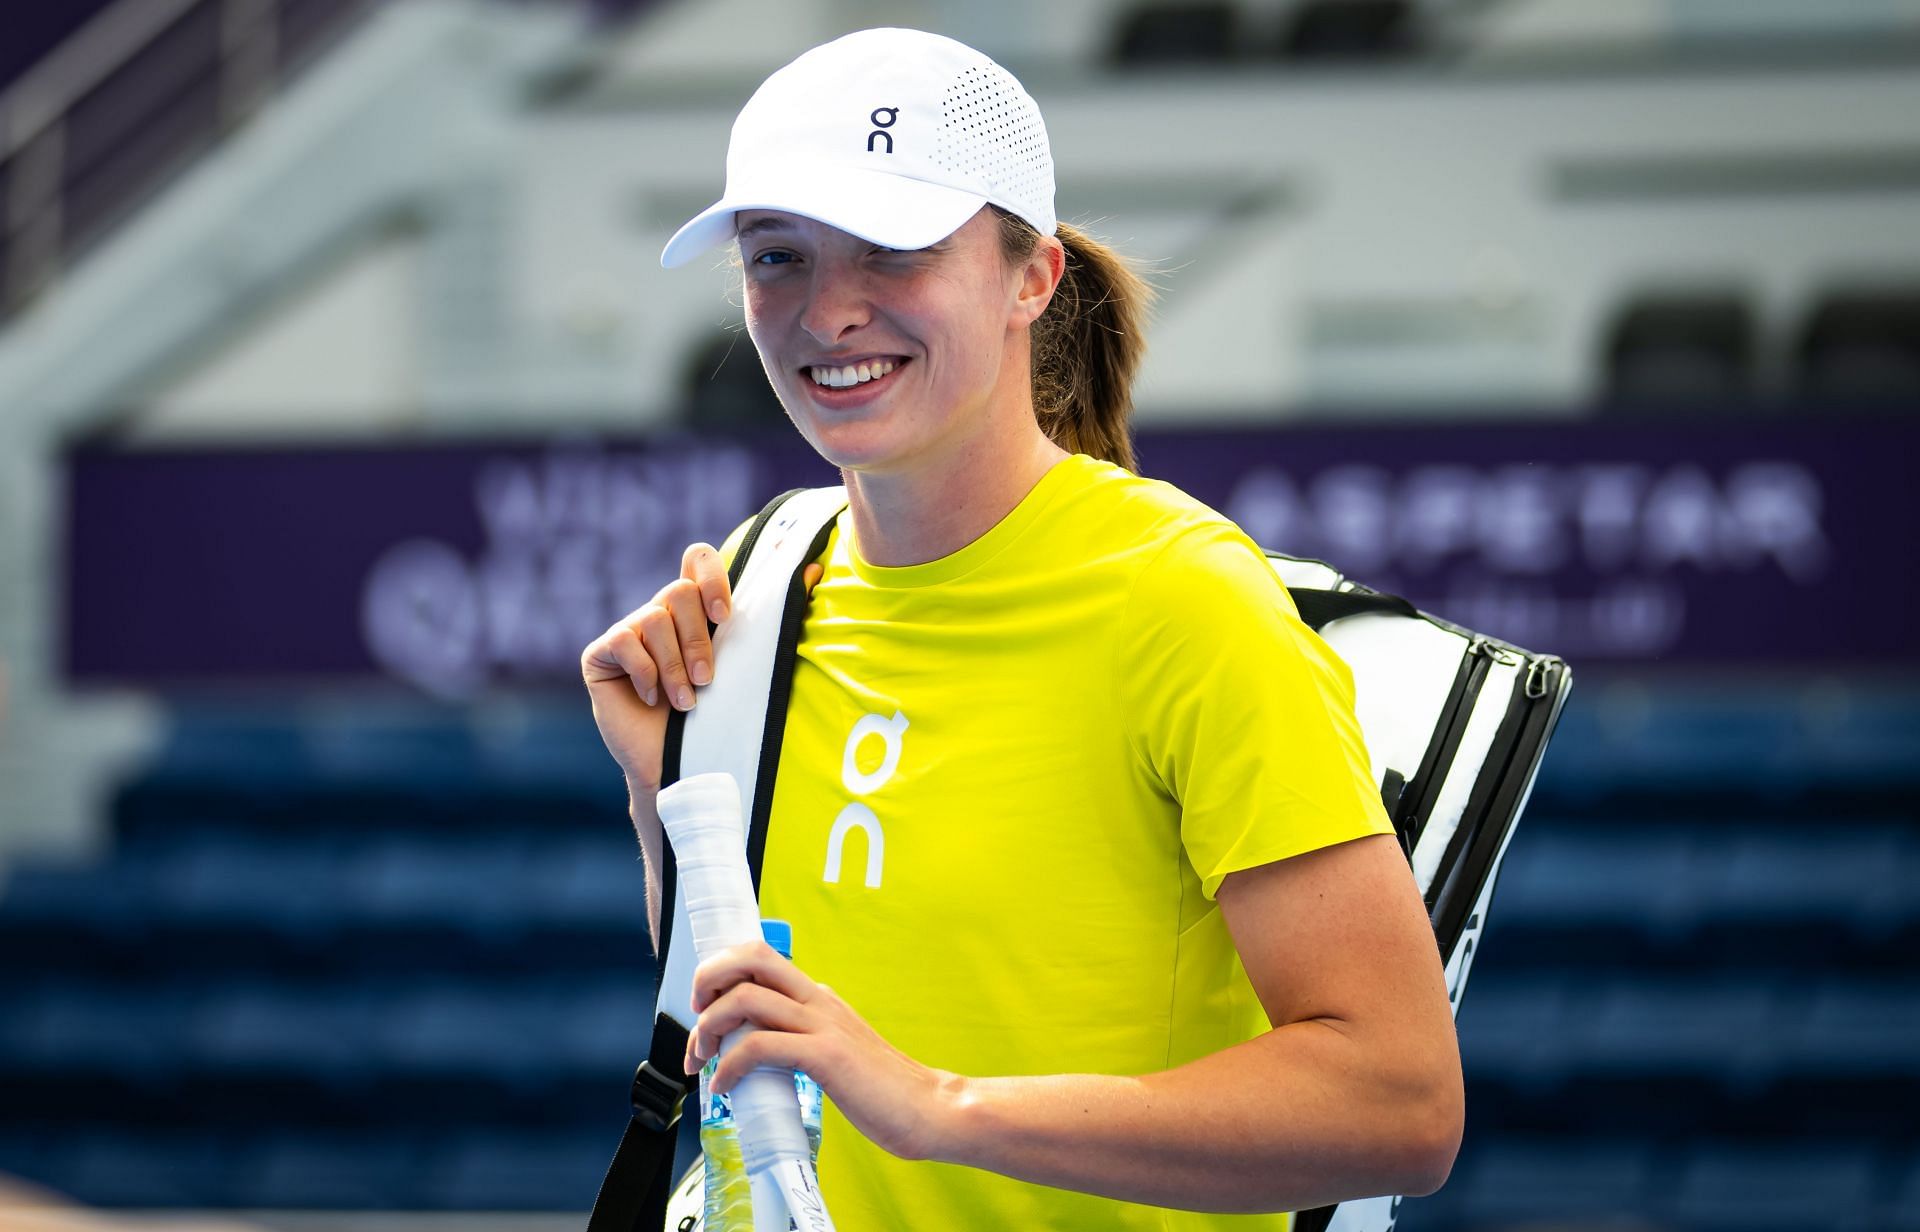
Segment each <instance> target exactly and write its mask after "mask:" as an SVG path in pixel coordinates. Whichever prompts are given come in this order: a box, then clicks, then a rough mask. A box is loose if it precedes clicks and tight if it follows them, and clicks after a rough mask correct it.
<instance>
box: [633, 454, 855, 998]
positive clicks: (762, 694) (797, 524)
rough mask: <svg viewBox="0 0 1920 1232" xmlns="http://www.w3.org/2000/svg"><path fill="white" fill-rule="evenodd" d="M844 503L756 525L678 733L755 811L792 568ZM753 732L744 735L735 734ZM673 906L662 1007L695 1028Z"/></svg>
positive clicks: (802, 499) (797, 506)
mask: <svg viewBox="0 0 1920 1232" xmlns="http://www.w3.org/2000/svg"><path fill="white" fill-rule="evenodd" d="M846 503H847V497H846V490H845V489H844V488H814V489H811V490H809V491H806V492H801V493H799V494H797V495H795V496H794V497H792V498H791V499H789V500H788V501H787V503H786V504H784V505H782V506H780V509H779V511H778V512H777V513H775V514H774V516H773V518H772V519H771V520H769V521H768V522H767V524H766V525H765V526H764V527H762V528H761V530H760V539H759V542H758V543H757V544H755V546H754V549H753V554H752V555H751V556H750V557H749V558H748V561H747V566H746V569H745V570H744V571H743V572H742V573H741V575H740V583H739V585H737V586H736V587H734V592H733V598H734V602H733V613H732V615H731V616H729V617H728V619H727V620H726V621H725V622H724V623H722V624H721V625H720V627H719V628H717V629H716V630H715V631H714V635H713V683H711V684H708V685H705V686H703V687H702V688H701V689H700V695H699V696H700V702H699V705H697V706H695V707H694V708H693V710H692V711H691V712H690V713H689V714H688V715H687V718H686V726H685V728H684V729H683V730H682V732H681V741H680V765H681V767H682V769H683V770H685V771H688V772H694V771H698V772H703V773H704V772H708V771H720V772H723V773H726V774H731V775H732V776H733V777H734V781H735V782H737V783H739V784H740V803H741V807H742V808H743V809H744V810H745V811H746V815H747V817H748V818H749V819H751V818H752V816H753V803H754V789H755V787H756V786H757V784H758V781H759V778H760V739H759V733H760V732H762V731H764V730H765V728H766V716H767V682H768V681H770V680H772V679H773V660H774V657H775V655H776V654H777V652H778V650H779V646H780V623H781V621H782V620H783V619H784V618H785V615H786V608H787V599H786V595H787V588H788V587H789V586H790V585H792V583H793V574H794V571H795V570H796V569H798V568H800V566H801V565H802V564H803V563H805V562H804V560H803V559H802V558H803V557H805V556H806V554H807V549H808V548H809V547H811V546H813V540H814V536H815V535H817V534H819V532H820V528H821V527H822V526H824V525H826V524H827V522H828V521H829V520H831V518H832V517H833V515H834V514H835V512H837V511H838V510H839V509H840V508H841V507H842V506H844V505H845V504H846ZM743 732H751V733H753V736H752V738H750V739H743V738H742V737H741V733H743ZM673 897H674V904H673V938H674V942H673V944H671V945H669V946H668V947H667V965H666V969H665V970H664V971H663V972H662V973H661V977H660V1006H659V1008H660V1010H661V1012H663V1013H666V1014H670V1015H672V1016H673V1018H674V1019H675V1020H676V1021H677V1022H679V1024H680V1025H681V1026H683V1027H689V1028H691V1027H692V1026H693V1020H694V1017H695V1015H694V1012H693V969H694V967H695V966H696V965H697V964H698V962H699V960H698V958H696V957H695V955H694V952H693V946H692V944H691V942H690V939H691V938H692V936H693V934H692V933H691V932H690V931H688V929H689V925H688V923H687V906H686V896H685V895H684V894H678V893H676V894H675V895H674V896H673Z"/></svg>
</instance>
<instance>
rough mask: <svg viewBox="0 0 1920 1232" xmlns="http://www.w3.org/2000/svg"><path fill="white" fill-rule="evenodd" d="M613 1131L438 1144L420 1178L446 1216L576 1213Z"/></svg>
mask: <svg viewBox="0 0 1920 1232" xmlns="http://www.w3.org/2000/svg"><path fill="white" fill-rule="evenodd" d="M619 1137H620V1126H619V1125H618V1124H615V1123H614V1122H613V1121H612V1120H611V1119H610V1120H609V1121H608V1123H607V1125H606V1128H605V1129H604V1130H602V1131H601V1132H598V1133H594V1132H586V1133H582V1132H577V1131H575V1132H569V1131H565V1130H549V1131H546V1132H539V1131H528V1130H519V1131H513V1130H485V1131H479V1132H474V1133H467V1134H461V1135H459V1136H457V1137H454V1138H451V1139H448V1140H446V1141H444V1142H442V1143H440V1144H438V1145H437V1147H436V1149H435V1150H434V1152H433V1157H432V1163H431V1165H430V1167H429V1168H428V1169H427V1172H426V1174H425V1176H424V1177H423V1178H422V1196H423V1199H424V1200H425V1201H426V1202H427V1204H428V1205H431V1206H433V1207H437V1208H441V1209H446V1210H546V1211H556V1210H559V1211H566V1210H581V1209H582V1208H584V1207H586V1206H587V1205H588V1204H590V1203H591V1202H592V1201H593V1195H594V1194H595V1193H597V1192H598V1191H599V1188H600V1181H601V1178H602V1177H603V1176H604V1175H605V1173H606V1169H607V1160H608V1159H609V1158H610V1157H611V1156H612V1154H613V1146H614V1144H615V1143H616V1142H618V1141H619Z"/></svg>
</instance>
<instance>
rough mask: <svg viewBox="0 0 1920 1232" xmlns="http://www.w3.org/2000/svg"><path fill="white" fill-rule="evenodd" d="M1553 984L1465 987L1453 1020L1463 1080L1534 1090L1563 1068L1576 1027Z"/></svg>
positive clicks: (1562, 989) (1565, 998) (1564, 996)
mask: <svg viewBox="0 0 1920 1232" xmlns="http://www.w3.org/2000/svg"><path fill="white" fill-rule="evenodd" d="M1571 1005H1572V1002H1571V998H1570V997H1569V994H1568V991H1567V986H1566V983H1565V981H1564V980H1561V979H1558V978H1552V977H1548V978H1536V979H1527V980H1521V979H1502V980H1499V981H1497V982H1496V981H1488V982H1485V983H1470V984H1468V986H1467V994H1466V999H1465V1000H1464V1001H1463V1002H1462V1003H1461V1005H1460V1014H1459V1017H1458V1019H1457V1021H1458V1024H1459V1037H1460V1060H1461V1064H1462V1066H1463V1067H1464V1068H1465V1070H1466V1072H1467V1074H1468V1076H1470V1077H1475V1078H1490V1079H1496V1080H1499V1081H1502V1082H1506V1083H1510V1084H1514V1085H1519V1086H1535V1085H1540V1084H1542V1083H1545V1082H1548V1081H1551V1080H1553V1079H1555V1078H1556V1077H1557V1076H1558V1075H1559V1073H1560V1072H1561V1071H1562V1070H1563V1069H1565V1068H1566V1066H1567V1058H1568V1054H1569V1052H1570V1050H1571V1049H1572V1047H1573V1044H1574V1036H1575V1035H1576V1034H1577V1032H1578V1030H1579V1024H1578V1023H1577V1022H1575V1021H1573V1020H1572V1019H1571V1018H1570V1017H1569V1014H1570V1010H1571Z"/></svg>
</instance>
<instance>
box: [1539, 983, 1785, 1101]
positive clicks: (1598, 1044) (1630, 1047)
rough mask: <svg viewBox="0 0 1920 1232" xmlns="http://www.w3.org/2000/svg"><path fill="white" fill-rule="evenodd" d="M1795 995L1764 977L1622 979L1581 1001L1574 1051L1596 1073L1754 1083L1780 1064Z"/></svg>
mask: <svg viewBox="0 0 1920 1232" xmlns="http://www.w3.org/2000/svg"><path fill="white" fill-rule="evenodd" d="M1789 995H1790V994H1789V993H1788V992H1785V991H1783V990H1781V989H1779V988H1777V987H1776V986H1775V985H1774V984H1773V983H1772V981H1770V980H1768V979H1766V978H1765V977H1745V978H1741V977H1737V976H1729V977H1709V978H1704V979H1701V978H1693V979H1674V978H1670V977H1669V978H1646V979H1631V978H1623V979H1620V980H1618V981H1616V982H1612V983H1609V984H1606V985H1603V986H1600V987H1598V988H1595V989H1592V990H1590V991H1585V992H1583V993H1582V994H1581V995H1580V997H1579V998H1577V1001H1578V1004H1577V1005H1576V1007H1575V1008H1574V1009H1573V1010H1572V1011H1571V1012H1570V1015H1569V1017H1570V1018H1571V1019H1573V1020H1575V1021H1578V1022H1579V1024H1580V1026H1579V1030H1578V1034H1577V1038H1576V1039H1575V1040H1573V1041H1572V1047H1571V1048H1570V1049H1569V1052H1570V1054H1571V1055H1572V1058H1573V1059H1574V1061H1575V1063H1576V1064H1577V1065H1578V1066H1579V1067H1580V1068H1582V1069H1583V1070H1586V1071H1588V1072H1590V1073H1595V1074H1620V1075H1634V1076H1651V1075H1656V1074H1670V1073H1682V1074H1687V1073H1691V1074H1701V1075H1717V1076H1720V1077H1722V1078H1726V1079H1729V1080H1732V1081H1737V1082H1742V1083H1751V1082H1754V1081H1758V1080H1760V1079H1763V1078H1764V1077H1765V1076H1766V1075H1767V1074H1768V1073H1770V1072H1771V1071H1772V1070H1773V1069H1774V1068H1776V1067H1777V1065H1778V1045H1777V1044H1776V1042H1775V1041H1776V1040H1777V1039H1778V1036H1779V1032H1780V1029H1781V1027H1782V1026H1783V1025H1784V1006H1785V1004H1786V1001H1787V998H1788V997H1789Z"/></svg>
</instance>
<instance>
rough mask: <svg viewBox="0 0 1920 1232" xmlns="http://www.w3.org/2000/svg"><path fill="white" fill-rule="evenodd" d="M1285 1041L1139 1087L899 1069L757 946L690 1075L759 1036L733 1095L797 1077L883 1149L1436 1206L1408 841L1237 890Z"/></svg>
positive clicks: (1244, 881) (1381, 844)
mask: <svg viewBox="0 0 1920 1232" xmlns="http://www.w3.org/2000/svg"><path fill="white" fill-rule="evenodd" d="M1219 902H1220V905H1221V909H1222V910H1223V911H1224V912H1225V913H1226V917H1227V923H1228V926H1229V927H1230V928H1231V930H1232V932H1233V936H1234V940H1235V946H1236V948H1237V949H1238V951H1239V953H1240V957H1241V961H1242V963H1243V964H1244V965H1245V967H1246V969H1247V974H1248V976H1249V978H1250V979H1251V981H1252V983H1253V987H1254V990H1255V992H1257V993H1258V994H1259V997H1260V1000H1261V1003H1262V1005H1263V1006H1264V1007H1265V1008H1266V1011H1267V1016H1268V1019H1269V1021H1271V1022H1273V1023H1274V1024H1276V1025H1275V1027H1274V1029H1273V1030H1271V1031H1269V1032H1267V1033H1266V1034H1265V1035H1262V1036H1260V1037H1258V1038H1256V1039H1253V1040H1249V1041H1248V1042H1246V1043H1244V1044H1240V1045H1237V1046H1235V1047H1233V1048H1228V1049H1224V1050H1222V1051H1220V1052H1217V1053H1214V1054H1212V1055H1211V1056H1207V1057H1203V1058H1201V1059H1199V1060H1197V1061H1194V1062H1191V1063H1190V1064H1187V1065H1183V1066H1181V1067H1179V1068H1177V1069H1172V1070H1167V1071H1164V1072H1161V1073H1155V1074H1146V1075H1141V1076H1138V1077H1112V1076H1108V1075H1098V1074H1061V1075H1053V1076H1046V1077H1017V1078H991V1077H987V1078H970V1077H963V1076H960V1075H956V1074H951V1073H947V1072H945V1071H940V1070H934V1069H931V1068H929V1067H927V1066H924V1065H921V1064H919V1063H918V1062H916V1061H914V1060H913V1059H912V1058H910V1057H907V1056H906V1055H905V1054H903V1053H901V1052H899V1051H898V1050H897V1049H894V1048H893V1047H892V1046H891V1045H889V1044H887V1042H886V1041H885V1040H884V1039H882V1038H881V1037H880V1036H879V1035H878V1034H877V1033H876V1032H874V1031H873V1029H872V1028H871V1027H869V1026H867V1024H866V1023H865V1021H864V1020H862V1019H861V1018H860V1017H859V1015H858V1014H857V1013H855V1012H854V1011H853V1010H852V1008H851V1007H849V1006H847V1005H846V1004H845V1003H844V1002H842V1001H840V1000H839V998H837V997H835V996H834V995H833V993H832V991H831V990H830V989H827V988H825V987H824V986H823V985H818V984H814V983H813V982H812V981H811V980H808V979H807V978H806V977H805V976H804V975H803V974H802V973H800V972H799V971H798V970H797V969H796V968H794V967H793V966H792V965H791V964H788V963H785V962H784V960H781V959H779V958H778V956H776V955H774V954H773V952H772V951H771V950H768V949H766V948H765V947H762V946H752V947H742V948H741V949H739V950H734V951H729V952H728V954H726V955H722V956H720V957H719V958H716V959H714V960H713V961H711V962H709V963H707V964H703V965H702V967H701V968H700V970H699V971H698V972H697V973H696V975H695V989H694V1005H695V1007H696V1008H699V1009H702V1010H703V1011H704V1012H703V1013H702V1014H701V1017H700V1021H699V1023H698V1025H697V1027H696V1030H695V1033H694V1036H693V1038H692V1040H691V1042H690V1044H689V1050H690V1053H691V1054H692V1055H691V1056H690V1057H689V1060H688V1066H689V1072H692V1071H693V1070H694V1069H697V1068H698V1062H699V1061H700V1060H704V1059H705V1058H706V1057H708V1056H711V1055H712V1053H713V1048H714V1045H715V1043H716V1042H717V1040H718V1039H719V1038H720V1037H721V1036H723V1035H725V1034H726V1033H727V1032H729V1031H731V1030H732V1029H733V1028H734V1027H735V1026H738V1025H740V1023H742V1022H746V1021H751V1022H754V1023H756V1024H758V1025H760V1026H761V1027H763V1028H765V1029H764V1030H762V1031H760V1032H757V1033H756V1034H754V1035H753V1036H750V1037H749V1038H748V1039H747V1040H745V1041H743V1042H742V1044H741V1045H740V1046H739V1047H737V1048H735V1049H734V1050H733V1051H731V1052H730V1053H729V1054H728V1056H727V1058H726V1060H725V1061H723V1062H722V1064H721V1066H720V1067H719V1072H718V1074H717V1075H716V1086H717V1087H718V1089H720V1090H723V1091H724V1090H727V1089H730V1088H731V1086H732V1083H733V1081H734V1080H735V1079H736V1078H737V1077H738V1075H740V1074H743V1073H745V1072H746V1071H747V1070H749V1069H751V1068H753V1067H754V1066H756V1065H761V1064H775V1065H793V1066H797V1067H799V1068H802V1069H805V1070H806V1071H807V1072H808V1073H809V1074H811V1075H813V1077H814V1078H815V1079H816V1080H818V1081H819V1082H820V1084H821V1086H822V1087H823V1088H824V1089H825V1090H826V1092H827V1093H828V1095H830V1096H831V1097H832V1098H833V1100H834V1103H835V1106H836V1107H838V1108H839V1109H840V1111H841V1112H842V1113H843V1114H844V1115H846V1117H847V1118H848V1120H850V1121H852V1122H853V1124H854V1125H855V1126H856V1127H857V1128H858V1129H860V1131H861V1132H862V1133H864V1134H866V1135H867V1136H868V1137H869V1138H871V1139H873V1140H874V1141H875V1142H876V1143H878V1144H879V1145H880V1146H882V1147H883V1148H885V1149H887V1150H888V1151H891V1152H893V1153H894V1154H896V1155H901V1156H904V1157H907V1158H929V1159H939V1160H945V1161H948V1162H952V1163H959V1164H967V1165H970V1166H973V1167H978V1168H985V1169H988V1170H991V1171H994V1172H1000V1173H1004V1174H1006V1175H1008V1176H1013V1177H1018V1178H1020V1179H1022V1180H1027V1181H1033V1182H1036V1183H1039V1184H1043V1185H1051V1186H1055V1187H1057V1188H1063V1189H1074V1190H1081V1191H1084V1192H1087V1193H1094V1194H1101V1195H1104V1196H1107V1197H1112V1198H1120V1199H1125V1200H1128V1201H1134V1202H1145V1203H1151V1204H1154V1205H1159V1206H1170V1207H1180V1208H1185V1209H1194V1210H1221V1211H1280V1210H1300V1209H1305V1208H1308V1207H1314V1206H1321V1205H1325V1204H1327V1203H1330V1202H1336V1201H1342V1200H1344V1199H1347V1198H1355V1197H1363V1196H1369V1195H1373V1194H1383V1193H1404V1194H1423V1193H1431V1192H1432V1191H1433V1190H1435V1189H1437V1188H1439V1186H1440V1184H1441V1183H1442V1182H1443V1181H1444V1180H1445V1179H1446V1176H1447V1172H1448V1170H1449V1169H1450V1168H1451V1167H1452V1164H1453V1158H1454V1155H1455V1153H1456V1151H1457V1150H1458V1148H1459V1142H1460V1132H1461V1122H1462V1109H1463V1096H1462V1083H1461V1076H1460V1060H1459V1053H1458V1050H1457V1047H1456V1045H1455V1042H1454V1032H1453V1021H1452V1015H1451V1012H1450V1010H1449V1008H1448V1001H1447V994H1446V988H1445V981H1444V974H1443V972H1442V970H1441V966H1440V959H1439V951H1438V949H1437V947H1436V946H1435V944H1434V939H1433V930H1432V928H1431V927H1430V925H1429V924H1428V922H1427V917H1426V912H1425V910H1424V908H1423V906H1422V904H1421V901H1420V896H1419V893H1418V891H1417V889H1416V888H1415V885H1414V881H1413V876H1412V873H1411V871H1410V870H1409V869H1408V868H1407V864H1406V860H1405V858H1404V857H1403V856H1402V855H1401V854H1400V851H1399V848H1398V847H1397V846H1396V845H1395V843H1394V840H1393V839H1392V838H1390V837H1387V836H1384V835H1375V836H1371V837H1368V838H1362V839H1355V840H1353V841H1351V842H1346V843H1340V844H1337V845H1335V846H1332V847H1327V848H1323V849H1320V850H1318V851H1313V852H1309V853H1307V854H1304V855H1300V856H1295V857H1293V858H1291V859H1286V860H1280V861H1276V862H1274V863H1271V864H1266V865H1262V866H1260V867H1258V868H1252V869H1247V870H1244V871H1242V872H1237V873H1234V874H1231V875H1230V876H1228V878H1227V879H1226V881H1225V882H1224V883H1223V884H1222V886H1221V890H1220V893H1219Z"/></svg>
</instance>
